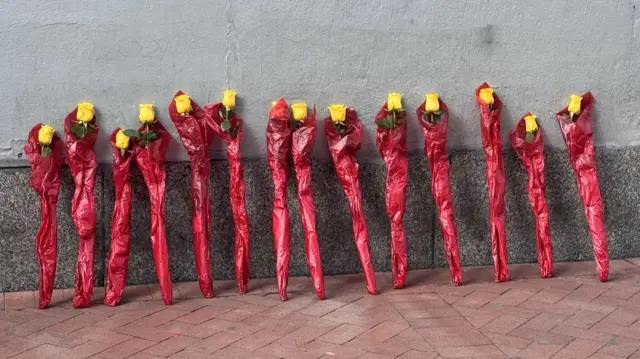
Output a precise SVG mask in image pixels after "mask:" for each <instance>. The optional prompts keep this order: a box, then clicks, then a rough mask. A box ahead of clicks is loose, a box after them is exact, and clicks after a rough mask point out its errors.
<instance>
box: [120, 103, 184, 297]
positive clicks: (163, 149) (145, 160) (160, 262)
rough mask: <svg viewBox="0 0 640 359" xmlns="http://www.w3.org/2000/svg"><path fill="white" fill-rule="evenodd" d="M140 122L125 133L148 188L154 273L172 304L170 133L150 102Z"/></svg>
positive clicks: (144, 107)
mask: <svg viewBox="0 0 640 359" xmlns="http://www.w3.org/2000/svg"><path fill="white" fill-rule="evenodd" d="M139 119H140V122H142V126H141V127H140V128H139V129H138V131H136V130H126V131H124V133H125V135H127V136H129V137H132V138H135V143H134V144H133V149H134V152H135V159H136V163H137V164H138V167H139V168H140V172H142V177H143V178H144V182H145V183H146V184H147V188H148V189H149V199H150V202H151V248H152V250H153V261H154V262H155V267H156V275H157V276H158V283H159V284H160V294H161V295H162V300H163V301H164V304H165V305H171V303H172V301H173V292H172V290H171V274H170V273H169V249H168V248H167V234H166V232H165V228H164V187H165V178H166V174H165V171H164V159H165V155H166V153H167V147H168V146H169V142H170V141H171V135H170V134H169V132H167V130H165V128H164V126H162V124H161V123H160V122H159V121H158V120H156V118H155V111H154V109H153V105H150V104H145V105H140V115H139Z"/></svg>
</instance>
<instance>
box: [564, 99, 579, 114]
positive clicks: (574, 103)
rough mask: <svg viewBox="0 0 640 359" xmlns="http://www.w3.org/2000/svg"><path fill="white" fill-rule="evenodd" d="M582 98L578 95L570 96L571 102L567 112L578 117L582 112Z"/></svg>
mask: <svg viewBox="0 0 640 359" xmlns="http://www.w3.org/2000/svg"><path fill="white" fill-rule="evenodd" d="M581 106H582V97H580V96H578V95H571V96H570V100H569V106H568V107H567V110H568V111H569V112H570V113H572V114H574V115H577V114H579V113H580V111H582V108H581Z"/></svg>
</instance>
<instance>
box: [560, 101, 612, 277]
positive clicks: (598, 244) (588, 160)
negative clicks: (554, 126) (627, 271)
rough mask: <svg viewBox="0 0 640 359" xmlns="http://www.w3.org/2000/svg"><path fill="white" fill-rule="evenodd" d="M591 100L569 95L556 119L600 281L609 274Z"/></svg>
mask: <svg viewBox="0 0 640 359" xmlns="http://www.w3.org/2000/svg"><path fill="white" fill-rule="evenodd" d="M594 101H595V100H594V98H593V96H592V95H591V92H587V93H586V94H584V95H583V96H582V97H580V96H576V95H572V96H571V102H570V103H569V106H567V107H565V108H563V109H562V110H561V111H560V112H558V113H557V114H556V120H557V121H558V125H560V131H562V138H564V142H565V143H566V145H567V149H568V150H569V161H571V166H572V167H573V170H574V172H575V173H576V183H577V185H578V192H579V193H580V198H581V199H582V205H583V206H584V213H585V216H586V217H587V223H588V224H589V233H590V234H591V241H592V242H593V254H594V256H595V259H596V269H597V270H598V276H599V277H600V281H601V282H606V281H607V278H608V276H609V254H608V249H607V230H606V228H605V225H604V209H603V205H602V196H601V194H600V187H598V169H597V168H596V151H595V148H594V147H593V131H592V130H591V109H592V108H593V103H594Z"/></svg>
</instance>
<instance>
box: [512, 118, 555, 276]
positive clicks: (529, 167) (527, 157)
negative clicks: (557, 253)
mask: <svg viewBox="0 0 640 359" xmlns="http://www.w3.org/2000/svg"><path fill="white" fill-rule="evenodd" d="M528 115H530V113H527V114H526V115H525V116H524V117H526V116H528ZM524 117H522V118H521V119H520V121H519V122H518V124H517V125H516V127H515V128H514V129H513V131H511V134H510V135H509V139H510V140H511V146H512V147H513V149H514V150H515V151H516V154H517V155H518V158H519V159H520V162H521V163H522V167H524V169H525V170H526V171H527V173H528V174H529V182H528V184H527V191H528V193H529V202H531V208H532V209H533V214H534V215H535V217H536V248H537V251H538V264H539V266H540V276H541V277H542V278H549V277H551V274H552V273H553V249H552V245H551V237H550V235H549V207H548V206H547V199H546V197H545V196H546V195H545V185H544V139H543V136H542V131H541V130H540V129H538V131H536V133H535V135H534V137H533V140H532V141H531V142H527V141H526V140H525V135H526V127H525V126H526V125H525V119H524Z"/></svg>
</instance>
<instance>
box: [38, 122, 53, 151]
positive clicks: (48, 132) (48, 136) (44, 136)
mask: <svg viewBox="0 0 640 359" xmlns="http://www.w3.org/2000/svg"><path fill="white" fill-rule="evenodd" d="M54 132H55V129H54V128H53V127H51V126H47V125H44V126H42V127H40V130H39V131H38V142H40V144H41V145H47V146H49V145H50V144H51V141H52V140H53V133H54Z"/></svg>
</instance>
